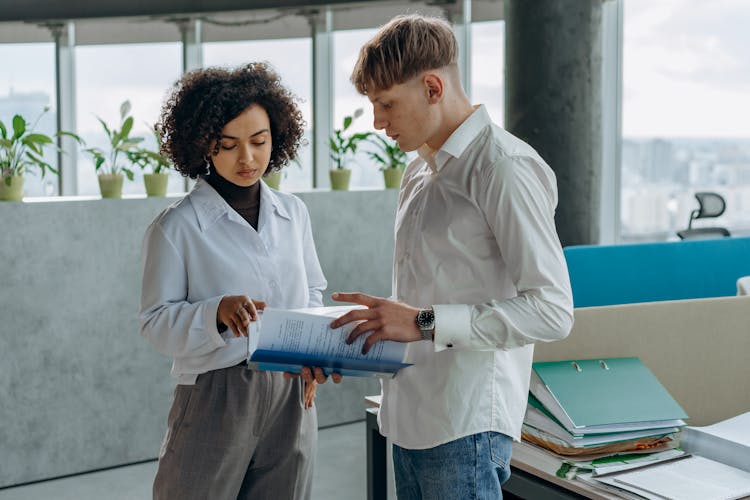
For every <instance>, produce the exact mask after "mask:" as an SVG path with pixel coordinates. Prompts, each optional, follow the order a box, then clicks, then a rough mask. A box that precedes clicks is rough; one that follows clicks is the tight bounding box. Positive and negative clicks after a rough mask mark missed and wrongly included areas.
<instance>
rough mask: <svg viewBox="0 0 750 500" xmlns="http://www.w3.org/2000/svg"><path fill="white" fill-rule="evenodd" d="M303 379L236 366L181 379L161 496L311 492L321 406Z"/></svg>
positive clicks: (223, 497) (228, 497)
mask: <svg viewBox="0 0 750 500" xmlns="http://www.w3.org/2000/svg"><path fill="white" fill-rule="evenodd" d="M303 398H304V390H303V382H302V380H301V379H292V380H286V379H284V378H283V376H282V374H281V373H276V372H266V371H255V370H250V369H247V368H245V367H244V366H235V367H231V368H225V369H222V370H215V371H212V372H208V373H204V374H202V375H200V376H199V377H198V380H197V381H196V383H195V385H192V386H190V385H178V386H177V388H176V389H175V393H174V403H173V404H172V408H171V410H170V411H169V417H168V421H167V433H166V436H165V437H164V442H163V444H162V448H161V451H160V453H159V467H158V470H157V472H156V479H155V480H154V489H153V493H154V500H191V499H195V500H235V499H248V500H249V499H252V500H256V499H273V500H287V499H288V500H297V499H309V498H310V493H311V489H312V488H311V485H312V470H313V461H314V458H315V449H316V446H317V432H318V429H317V427H318V418H317V413H316V410H315V407H314V406H313V408H310V409H308V410H305V409H304V399H303Z"/></svg>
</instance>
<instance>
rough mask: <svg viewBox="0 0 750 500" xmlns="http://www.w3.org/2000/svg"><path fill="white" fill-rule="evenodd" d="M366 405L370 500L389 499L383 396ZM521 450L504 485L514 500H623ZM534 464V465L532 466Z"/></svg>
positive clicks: (375, 397)
mask: <svg viewBox="0 0 750 500" xmlns="http://www.w3.org/2000/svg"><path fill="white" fill-rule="evenodd" d="M365 403H366V404H367V406H368V408H367V409H366V417H367V425H366V433H367V500H387V499H388V474H387V472H388V443H387V441H386V438H385V437H383V435H382V434H380V430H379V428H378V409H379V407H380V396H367V397H366V398H365ZM537 458H538V457H534V456H532V455H530V454H528V453H525V451H524V450H522V449H517V447H516V446H514V448H513V456H512V458H511V461H510V466H511V476H510V479H509V480H508V482H506V483H505V484H504V485H503V492H504V493H509V494H510V495H508V496H509V497H511V498H524V499H533V500H573V499H580V498H591V499H594V500H617V499H620V498H621V497H617V496H614V495H608V494H606V493H600V492H598V491H594V490H593V489H591V488H589V487H588V486H587V485H585V484H581V483H579V482H578V481H570V480H567V479H561V478H558V477H556V476H555V474H554V470H552V471H550V470H548V467H545V465H544V463H543V461H538V460H537ZM532 464H533V465H532ZM511 495H513V496H511Z"/></svg>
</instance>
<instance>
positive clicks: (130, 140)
mask: <svg viewBox="0 0 750 500" xmlns="http://www.w3.org/2000/svg"><path fill="white" fill-rule="evenodd" d="M129 114H130V101H125V102H123V103H122V104H121V105H120V128H119V130H118V129H115V128H110V127H109V126H107V123H106V122H105V121H104V120H102V119H101V118H100V117H98V116H97V117H96V119H97V120H99V123H101V124H102V128H103V129H104V132H105V133H106V134H107V138H108V139H109V151H108V152H105V151H104V150H102V149H100V148H86V149H84V151H85V152H86V153H88V154H90V155H91V156H92V158H93V159H94V169H95V170H96V172H97V174H98V177H99V190H100V191H101V194H102V198H122V182H123V174H125V176H127V178H128V180H131V181H132V180H133V171H132V170H131V169H130V168H128V167H129V166H130V165H127V164H125V163H124V162H123V158H124V159H128V160H129V158H128V155H127V153H128V152H130V151H133V150H134V149H135V147H136V146H137V145H138V143H139V142H141V141H142V140H143V138H142V137H130V132H131V130H132V129H133V117H132V116H128V115H129Z"/></svg>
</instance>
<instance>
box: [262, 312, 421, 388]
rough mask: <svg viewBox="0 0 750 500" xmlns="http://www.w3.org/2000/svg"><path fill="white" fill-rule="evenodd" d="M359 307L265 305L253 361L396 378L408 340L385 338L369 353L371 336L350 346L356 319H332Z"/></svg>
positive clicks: (296, 368) (265, 365)
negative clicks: (339, 321) (341, 323)
mask: <svg viewBox="0 0 750 500" xmlns="http://www.w3.org/2000/svg"><path fill="white" fill-rule="evenodd" d="M359 307H360V306H336V307H316V308H309V309H294V310H285V309H272V308H266V309H265V310H264V311H263V313H262V315H261V317H260V319H259V321H257V322H256V323H253V324H251V328H250V331H249V335H248V364H249V365H250V366H252V367H254V368H258V369H261V370H273V371H284V372H292V373H299V372H300V370H301V369H302V367H303V366H311V367H312V366H319V367H321V368H322V369H323V371H324V373H325V374H326V375H330V374H331V373H332V372H337V373H340V374H342V375H344V376H360V377H363V376H364V377H369V376H376V377H389V378H390V377H393V376H394V375H395V374H396V372H397V371H398V370H400V369H401V368H404V367H406V366H409V364H408V363H404V356H405V354H406V344H405V343H400V342H393V341H388V340H386V341H382V342H378V343H377V344H375V345H374V346H373V347H372V349H370V351H369V352H368V353H367V354H362V346H363V345H364V341H365V339H366V338H367V335H366V334H365V335H360V336H359V337H358V338H357V340H356V341H355V342H354V343H352V344H351V345H350V344H347V343H346V338H347V337H348V335H349V333H350V332H351V331H352V330H353V329H354V327H355V326H356V323H349V324H348V325H345V326H343V327H341V328H336V329H333V328H331V327H330V323H331V321H333V319H334V318H337V317H339V316H341V315H343V314H345V313H346V312H348V311H350V310H352V309H355V308H359Z"/></svg>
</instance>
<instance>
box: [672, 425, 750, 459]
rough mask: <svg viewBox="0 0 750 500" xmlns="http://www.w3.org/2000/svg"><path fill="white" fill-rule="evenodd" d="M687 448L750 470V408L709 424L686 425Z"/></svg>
mask: <svg viewBox="0 0 750 500" xmlns="http://www.w3.org/2000/svg"><path fill="white" fill-rule="evenodd" d="M681 444H682V447H683V448H684V449H685V451H687V452H690V453H693V454H695V455H701V456H703V457H706V458H710V459H712V460H716V461H718V462H722V463H725V464H727V465H731V466H732V467H737V468H738V469H742V470H744V471H747V472H750V411H749V412H747V413H743V414H742V415H738V416H736V417H733V418H730V419H728V420H724V421H722V422H719V423H717V424H713V425H707V426H705V427H686V428H685V431H684V432H683V433H682V440H681Z"/></svg>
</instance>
